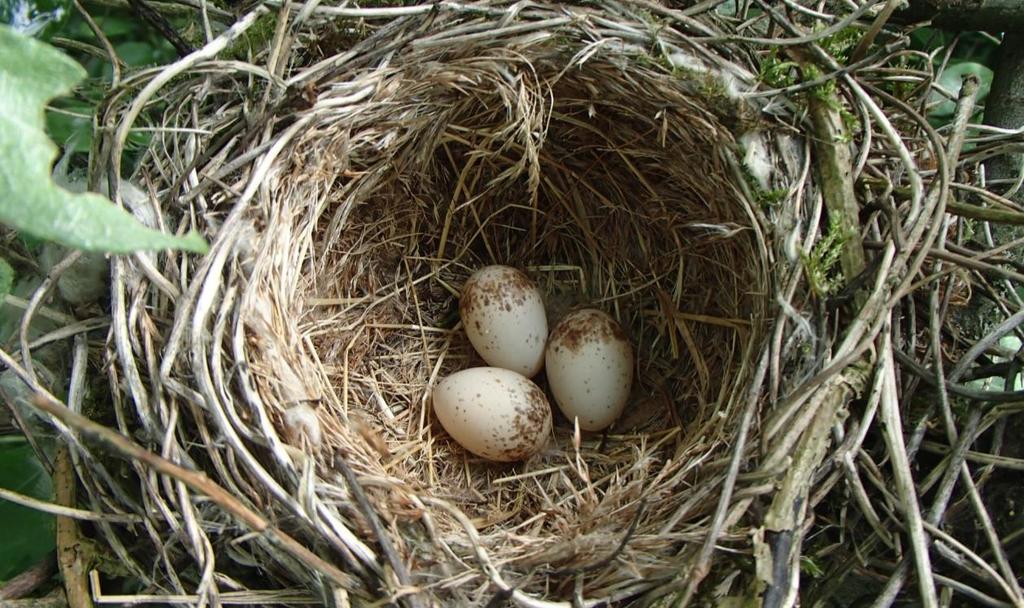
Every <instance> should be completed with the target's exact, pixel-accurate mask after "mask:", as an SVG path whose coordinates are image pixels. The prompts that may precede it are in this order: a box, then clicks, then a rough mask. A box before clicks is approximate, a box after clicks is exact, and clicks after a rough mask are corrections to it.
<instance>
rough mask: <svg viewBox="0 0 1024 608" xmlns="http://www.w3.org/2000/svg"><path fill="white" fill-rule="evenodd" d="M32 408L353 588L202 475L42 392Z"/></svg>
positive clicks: (0, 358)
mask: <svg viewBox="0 0 1024 608" xmlns="http://www.w3.org/2000/svg"><path fill="white" fill-rule="evenodd" d="M0 362H2V363H4V364H5V365H7V366H8V367H10V368H11V369H13V370H15V372H16V373H18V375H19V376H21V377H22V378H23V379H24V380H26V381H28V375H27V373H26V372H25V370H23V369H21V366H19V365H18V364H17V363H16V362H15V361H14V360H13V359H11V357H10V355H9V354H7V352H5V351H3V350H0ZM32 405H34V406H35V407H36V408H37V409H39V410H41V411H42V412H44V413H46V414H49V415H50V416H52V417H54V418H55V419H57V420H60V421H61V422H63V423H64V424H66V425H68V426H69V427H70V428H73V429H75V430H76V431H78V432H79V433H81V434H82V435H83V436H85V437H87V438H89V439H92V440H93V441H96V442H98V443H99V444H100V445H102V446H103V447H105V448H106V449H108V450H111V451H112V452H114V453H115V454H117V455H119V456H121V457H123V458H126V459H130V460H134V461H136V462H139V463H141V464H143V465H145V466H146V467H148V468H151V469H153V470H154V471H156V472H157V473H160V474H162V475H168V476H170V477H173V478H174V479H176V480H178V481H180V482H182V483H184V484H185V485H187V486H188V487H189V488H191V489H192V490H194V491H196V492H199V493H202V494H205V495H206V496H208V497H209V498H210V500H212V501H213V502H214V503H216V504H217V505H219V506H220V507H221V508H223V509H224V510H225V511H227V512H228V513H230V514H231V515H233V516H234V517H235V518H237V519H238V520H239V521H240V522H241V523H243V524H245V525H246V526H248V527H249V528H251V529H252V530H253V531H254V532H257V533H259V534H261V535H262V536H263V537H264V538H266V539H267V540H268V541H270V542H271V543H273V544H274V545H277V546H278V547H280V548H282V549H283V550H285V551H287V552H288V553H290V554H291V555H292V557H294V558H295V559H296V560H298V561H299V562H301V563H303V564H304V565H306V566H307V567H309V568H311V569H313V570H316V571H317V572H319V573H321V574H322V575H324V576H326V577H327V578H329V579H330V580H331V581H333V582H334V583H335V584H337V585H342V586H345V587H348V588H352V587H353V586H354V583H355V581H354V580H353V579H352V577H351V576H349V575H348V574H346V573H344V572H342V571H341V570H339V569H337V568H336V567H335V566H333V565H331V564H329V563H327V562H325V561H324V560H323V559H322V558H320V557H319V556H317V555H316V554H314V553H313V552H311V551H310V550H309V549H307V548H306V547H304V546H302V545H300V544H299V543H298V542H297V541H296V540H295V539H293V538H292V537H291V536H288V535H287V534H285V533H284V532H282V531H280V530H279V529H277V528H275V527H273V526H271V525H270V523H269V522H268V521H267V520H266V519H264V518H263V517H262V516H260V515H259V514H257V513H256V512H255V511H253V510H252V509H250V508H249V507H247V506H245V505H244V504H242V503H241V502H240V501H239V500H238V499H237V498H235V497H234V496H232V495H231V494H229V493H228V492H227V491H225V490H224V489H223V488H222V487H221V486H220V485H218V484H216V483H214V482H213V481H211V480H210V478H209V477H207V476H206V475H205V474H203V473H197V472H195V471H190V470H188V469H184V468H182V467H180V466H178V465H176V464H174V463H173V462H171V461H169V460H167V459H165V458H162V457H160V456H157V455H156V454H154V453H152V452H150V451H149V450H146V449H144V448H142V447H141V446H139V445H138V444H136V443H135V442H133V441H131V440H130V439H128V438H126V437H125V436H123V435H121V434H119V433H117V432H115V431H112V430H110V429H108V428H107V427H105V426H103V425H101V424H97V423H95V422H93V421H92V420H89V419H88V418H86V417H84V416H81V415H79V414H76V413H75V412H72V411H71V410H70V409H68V408H67V406H65V405H63V404H62V403H60V402H59V401H58V400H57V399H56V398H55V397H53V396H52V395H50V394H49V393H47V392H45V391H44V390H42V389H37V392H36V396H35V398H34V399H32Z"/></svg>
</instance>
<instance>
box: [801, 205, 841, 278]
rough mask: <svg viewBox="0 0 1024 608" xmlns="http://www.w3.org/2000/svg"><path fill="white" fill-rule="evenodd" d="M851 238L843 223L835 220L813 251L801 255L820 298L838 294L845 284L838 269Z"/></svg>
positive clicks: (830, 223)
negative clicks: (847, 242) (845, 247)
mask: <svg viewBox="0 0 1024 608" xmlns="http://www.w3.org/2000/svg"><path fill="white" fill-rule="evenodd" d="M849 237H850V235H849V234H848V233H847V231H846V230H844V229H843V223H842V221H841V220H839V219H838V218H833V219H832V220H831V221H830V222H829V225H828V230H826V231H825V234H824V235H823V236H822V237H821V238H820V239H818V242H817V243H815V245H814V247H813V248H811V251H809V252H805V253H801V254H800V260H801V261H802V262H803V265H804V271H805V272H806V273H807V282H808V283H809V284H810V286H811V291H813V292H814V294H815V295H817V296H818V297H825V296H828V295H831V294H833V293H835V292H837V291H838V290H839V289H840V288H841V287H842V286H843V282H844V278H843V275H842V272H841V271H839V269H838V264H839V259H840V257H842V254H843V245H844V244H845V243H846V240H847V239H848V238H849Z"/></svg>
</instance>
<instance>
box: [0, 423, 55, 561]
mask: <svg viewBox="0 0 1024 608" xmlns="http://www.w3.org/2000/svg"><path fill="white" fill-rule="evenodd" d="M0 487H2V488H6V489H8V490H13V491H15V492H17V493H19V494H24V495H26V496H31V497H33V498H38V499H40V500H52V498H53V485H52V482H51V481H50V477H49V476H48V475H47V474H46V471H45V470H44V469H43V467H42V465H41V464H39V461H38V460H36V458H35V455H34V454H33V452H32V449H31V448H30V447H29V446H28V444H27V443H26V442H25V441H24V440H19V441H17V442H7V441H4V442H2V443H0ZM0 538H2V539H3V542H0V581H4V580H7V579H10V578H11V577H14V576H17V575H18V574H19V573H20V572H22V571H23V570H25V569H26V568H28V567H30V566H32V565H33V564H35V563H36V562H38V561H39V560H40V559H42V558H43V557H44V556H45V555H46V554H47V553H49V552H50V551H53V549H54V546H55V545H56V542H55V539H54V529H53V516H51V515H48V514H46V513H42V512H40V511H36V510H35V509H29V508H27V507H23V506H21V505H16V504H14V503H12V502H8V501H6V500H3V499H0Z"/></svg>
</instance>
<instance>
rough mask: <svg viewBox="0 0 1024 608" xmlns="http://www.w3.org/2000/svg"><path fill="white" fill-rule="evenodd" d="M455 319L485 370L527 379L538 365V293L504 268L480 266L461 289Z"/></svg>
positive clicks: (541, 327) (542, 334) (541, 320)
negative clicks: (504, 371) (498, 369)
mask: <svg viewBox="0 0 1024 608" xmlns="http://www.w3.org/2000/svg"><path fill="white" fill-rule="evenodd" d="M459 316H460V317H461V318H462V324H463V325H464V326H465V328H466V334H467V335H468V336H469V341H470V343H472V344H473V348H475V349H476V352H478V353H480V356H481V357H483V360H484V361H486V362H487V364H488V365H493V366H494V367H503V368H505V369H510V370H512V371H515V372H519V373H520V374H523V375H524V376H526V377H527V378H532V377H533V376H534V375H535V374H536V373H537V372H539V371H540V368H541V367H543V365H544V342H545V340H546V339H547V336H548V319H547V314H546V313H545V312H544V302H543V300H542V299H541V297H540V291H539V290H538V289H537V286H536V285H534V284H533V281H531V280H530V278H529V277H527V276H526V275H525V274H523V273H522V272H521V271H519V270H516V269H515V268H510V267H508V266H485V267H484V268H481V269H480V270H478V271H476V272H474V273H473V275H472V276H471V277H469V279H468V280H467V281H466V284H465V285H464V286H463V287H462V296H461V297H460V298H459Z"/></svg>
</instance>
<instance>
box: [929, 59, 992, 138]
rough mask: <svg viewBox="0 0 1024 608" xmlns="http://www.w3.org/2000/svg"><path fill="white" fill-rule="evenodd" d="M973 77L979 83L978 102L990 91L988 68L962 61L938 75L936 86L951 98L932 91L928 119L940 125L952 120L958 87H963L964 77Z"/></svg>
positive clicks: (990, 79)
mask: <svg viewBox="0 0 1024 608" xmlns="http://www.w3.org/2000/svg"><path fill="white" fill-rule="evenodd" d="M968 75H974V76H976V77H977V78H978V80H979V81H980V82H981V86H980V87H979V88H978V101H979V102H980V101H981V100H983V99H985V97H987V96H988V93H989V91H990V90H991V89H992V76H993V72H992V70H991V69H989V68H988V67H986V66H984V65H982V64H980V63H975V62H973V61H962V62H959V63H951V64H950V65H949V66H948V67H946V69H945V70H943V71H942V73H941V74H939V77H938V79H937V80H936V83H935V84H936V85H938V86H939V87H941V88H942V89H943V90H945V91H948V92H949V93H950V94H951V95H952V97H947V96H946V95H944V94H943V93H941V92H939V91H937V90H935V89H932V91H931V92H930V93H929V94H928V105H929V108H928V118H931V119H935V120H938V121H940V122H941V123H945V122H947V121H948V120H949V119H951V118H953V114H955V113H956V98H957V96H958V95H959V94H960V87H961V86H963V79H964V77H965V76H968Z"/></svg>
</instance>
